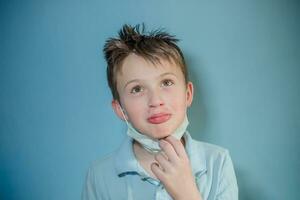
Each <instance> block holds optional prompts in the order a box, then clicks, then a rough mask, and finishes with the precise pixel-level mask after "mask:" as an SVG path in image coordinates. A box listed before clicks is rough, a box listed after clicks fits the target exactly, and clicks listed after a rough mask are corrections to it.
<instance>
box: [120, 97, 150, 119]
mask: <svg viewBox="0 0 300 200" xmlns="http://www.w3.org/2000/svg"><path fill="white" fill-rule="evenodd" d="M144 104H145V101H144V100H142V99H127V100H126V101H124V106H125V109H126V112H127V114H128V116H129V118H130V119H132V120H134V119H138V118H141V115H142V114H143V110H144V109H145V105H144Z"/></svg>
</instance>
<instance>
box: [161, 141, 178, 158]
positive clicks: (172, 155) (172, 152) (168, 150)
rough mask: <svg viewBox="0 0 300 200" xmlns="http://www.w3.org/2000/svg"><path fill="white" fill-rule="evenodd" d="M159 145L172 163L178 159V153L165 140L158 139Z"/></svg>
mask: <svg viewBox="0 0 300 200" xmlns="http://www.w3.org/2000/svg"><path fill="white" fill-rule="evenodd" d="M159 145H160V147H161V149H162V150H163V152H164V153H165V155H166V156H167V159H168V160H170V162H172V163H174V162H176V161H177V160H178V155H177V153H176V151H175V149H174V148H173V146H172V144H171V143H169V142H168V141H166V140H160V141H159Z"/></svg>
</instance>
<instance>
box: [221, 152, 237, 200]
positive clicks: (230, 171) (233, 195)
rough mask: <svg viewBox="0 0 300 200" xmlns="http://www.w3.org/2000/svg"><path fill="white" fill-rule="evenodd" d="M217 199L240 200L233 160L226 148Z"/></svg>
mask: <svg viewBox="0 0 300 200" xmlns="http://www.w3.org/2000/svg"><path fill="white" fill-rule="evenodd" d="M219 180H220V182H219V185H218V190H217V198H216V200H238V186H237V181H236V176H235V173H234V168H233V164H232V160H231V158H230V155H229V152H228V151H227V150H226V152H225V156H224V160H223V164H222V167H221V171H220V179H219Z"/></svg>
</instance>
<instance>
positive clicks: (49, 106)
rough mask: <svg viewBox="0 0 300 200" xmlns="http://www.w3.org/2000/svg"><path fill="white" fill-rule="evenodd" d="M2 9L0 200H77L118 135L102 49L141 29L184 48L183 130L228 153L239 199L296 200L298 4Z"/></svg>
mask: <svg viewBox="0 0 300 200" xmlns="http://www.w3.org/2000/svg"><path fill="white" fill-rule="evenodd" d="M174 2H178V3H174ZM0 6H1V7H0V27H1V30H0V66H1V68H0V95H1V96H0V103H1V104H0V131H1V134H0V199H4V200H13V199H14V200H15V199H16V200H17V199H18V200H19V199H22V200H44V199H49V200H50V199H51V200H52V199H53V200H54V199H55V200H56V199H64V200H68V199H70V200H71V199H72V200H73V199H79V196H80V192H81V187H82V183H83V180H84V176H85V172H86V169H87V167H88V165H89V164H90V162H91V161H92V160H95V159H96V158H99V157H102V156H104V155H106V154H107V153H109V152H111V151H113V150H114V149H116V148H117V146H118V145H119V144H120V142H121V140H122V138H123V137H124V131H125V126H124V124H122V123H121V122H120V121H119V120H118V119H117V117H116V116H114V113H113V111H112V109H111V108H110V100H111V96H110V93H109V90H108V88H107V84H106V79H105V67H106V66H105V62H104V60H103V56H102V52H101V51H102V46H103V44H104V41H105V39H107V37H110V36H113V35H116V32H117V31H118V29H119V28H120V27H121V25H122V24H123V23H131V24H136V23H140V22H145V23H146V25H147V26H148V27H150V28H155V27H165V28H166V29H167V30H168V31H170V32H171V33H174V34H176V35H177V36H178V37H179V38H180V39H182V41H181V42H180V46H181V47H182V49H183V51H184V53H185V55H186V58H187V62H188V64H189V67H190V71H191V74H192V75H191V78H192V80H193V81H194V83H195V86H196V88H195V92H196V97H195V101H194V104H193V107H192V110H190V121H191V126H190V130H191V132H192V133H193V136H194V137H195V138H197V139H201V140H204V141H208V142H211V143H215V144H218V145H221V146H224V147H226V148H228V149H229V150H230V152H231V155H232V159H233V161H234V163H235V168H236V172H237V177H238V183H239V187H240V199H242V200H266V199H270V200H274V199H280V200H282V199H284V200H292V199H298V198H299V196H300V192H299V191H300V190H299V185H300V176H299V169H300V161H299V157H300V156H299V155H300V151H299V141H300V136H299V134H300V131H299V130H300V107H299V102H300V87H299V86H300V42H299V35H300V27H299V25H300V23H299V20H300V4H299V3H298V2H297V1H259V0H256V1H238V0H236V1H235V0H228V1H200V0H198V1H181V2H179V1H171V0H164V1H162V0H154V1H140V0H135V1H134V0H127V1H123V0H119V1H109V0H107V1H92V0H90V1H66V0H60V1H50V0H49V1H33V0H27V1H19V2H15V1H9V0H7V1H1V3H0Z"/></svg>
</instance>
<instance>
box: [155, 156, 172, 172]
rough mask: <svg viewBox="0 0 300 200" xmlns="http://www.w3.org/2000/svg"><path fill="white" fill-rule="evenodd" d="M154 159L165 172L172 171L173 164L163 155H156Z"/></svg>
mask: <svg viewBox="0 0 300 200" xmlns="http://www.w3.org/2000/svg"><path fill="white" fill-rule="evenodd" d="M154 158H155V160H156V161H157V162H158V164H159V165H160V166H161V167H162V169H163V171H168V169H170V167H171V163H170V162H169V161H168V160H167V158H166V157H165V156H163V155H162V154H161V153H159V154H156V155H155V156H154Z"/></svg>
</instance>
